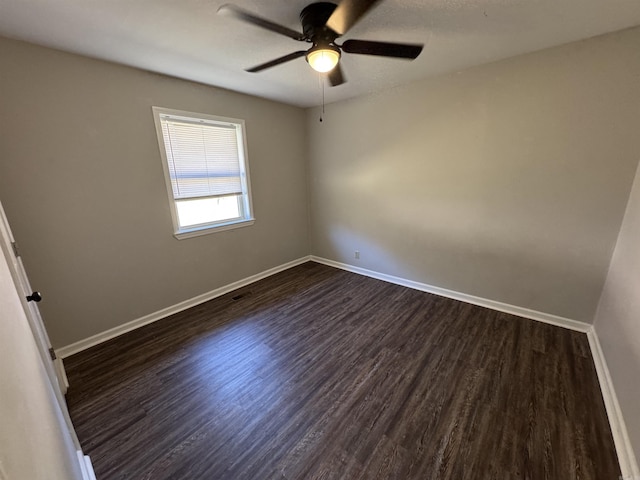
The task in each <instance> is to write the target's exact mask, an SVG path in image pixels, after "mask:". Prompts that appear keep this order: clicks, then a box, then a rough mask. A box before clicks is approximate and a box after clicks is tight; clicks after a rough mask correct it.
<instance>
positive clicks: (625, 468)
mask: <svg viewBox="0 0 640 480" xmlns="http://www.w3.org/2000/svg"><path fill="white" fill-rule="evenodd" d="M308 261H312V262H316V263H321V264H324V265H328V266H330V267H335V268H339V269H341V270H346V271H348V272H352V273H356V274H359V275H364V276H367V277H371V278H375V279H378V280H383V281H385V282H390V283H394V284H396V285H401V286H404V287H408V288H412V289H414V290H420V291H423V292H427V293H432V294H435V295H439V296H442V297H447V298H452V299H454V300H459V301H462V302H466V303H471V304H473V305H479V306H481V307H486V308H490V309H492V310H498V311H500V312H505V313H510V314H512V315H517V316H520V317H524V318H528V319H531V320H536V321H539V322H543V323H548V324H551V325H556V326H558V327H563V328H568V329H569V330H575V331H578V332H582V333H586V335H587V339H588V341H589V346H590V348H591V355H592V357H593V362H594V364H595V368H596V372H597V375H598V381H599V383H600V389H601V391H602V397H603V399H604V404H605V408H606V411H607V416H608V418H609V423H610V426H611V432H612V434H613V440H614V444H615V447H616V452H617V454H618V461H619V463H620V470H621V472H622V480H640V470H639V469H638V464H637V462H636V458H635V454H634V452H633V448H632V446H631V441H630V440H629V435H628V433H627V429H626V425H625V423H624V418H623V417H622V411H621V410H620V405H619V403H618V398H617V396H616V393H615V390H614V388H613V382H612V380H611V375H610V373H609V369H608V367H607V364H606V361H605V358H604V354H603V352H602V348H601V347H600V341H599V340H598V336H597V334H596V331H595V329H594V327H593V326H592V325H589V324H588V323H584V322H579V321H577V320H572V319H569V318H564V317H559V316H557V315H551V314H548V313H544V312H538V311H536V310H530V309H528V308H523V307H518V306H515V305H509V304H507V303H502V302H497V301H495V300H489V299H486V298H481V297H476V296H473V295H468V294H466V293H460V292H456V291H454V290H448V289H446V288H440V287H435V286H433V285H428V284H426V283H420V282H415V281H413V280H407V279H404V278H400V277H395V276H393V275H387V274H384V273H380V272H375V271H373V270H367V269H365V268H360V267H354V266H353V265H349V264H346V263H341V262H336V261H334V260H329V259H326V258H322V257H317V256H315V255H309V256H306V257H301V258H298V259H296V260H292V261H290V262H287V263H284V264H282V265H279V266H277V267H273V268H270V269H268V270H265V271H263V272H260V273H257V274H256V275H252V276H250V277H247V278H245V279H242V280H238V281H237V282H234V283H230V284H229V285H226V286H223V287H220V288H217V289H215V290H212V291H210V292H207V293H203V294H202V295H198V296H197V297H193V298H191V299H189V300H185V301H183V302H180V303H178V304H176V305H173V306H170V307H167V308H165V309H162V310H159V311H157V312H154V313H151V314H149V315H145V316H144V317H141V318H138V319H136V320H133V321H131V322H128V323H125V324H124V325H120V326H118V327H115V328H112V329H110V330H107V331H105V332H102V333H99V334H97V335H93V336H91V337H89V338H87V339H84V340H81V341H79V342H76V343H73V344H71V345H67V346H66V347H62V348H60V349H58V350H56V353H57V355H58V357H59V358H66V357H68V356H70V355H73V354H75V353H78V352H81V351H82V350H85V349H87V348H90V347H93V346H94V345H98V344H99V343H102V342H105V341H107V340H110V339H112V338H115V337H117V336H119V335H122V334H124V333H126V332H129V331H131V330H135V329H136V328H140V327H142V326H144V325H147V324H149V323H153V322H155V321H157V320H160V319H162V318H165V317H168V316H169V315H173V314H175V313H178V312H181V311H183V310H186V309H187V308H191V307H193V306H196V305H199V304H200V303H203V302H207V301H209V300H212V299H214V298H216V297H219V296H221V295H225V294H227V293H229V292H231V291H233V290H236V289H238V288H241V287H244V286H246V285H249V284H251V283H254V282H257V281H258V280H262V279H263V278H266V277H269V276H271V275H275V274H276V273H279V272H282V271H284V270H287V269H289V268H292V267H295V266H297V265H300V264H303V263H305V262H308ZM63 371H64V370H63ZM65 376H66V375H65ZM67 385H68V384H67ZM81 453H82V452H80V451H78V455H79V456H80V455H81ZM84 459H85V462H87V463H88V466H89V468H90V472H91V475H93V467H91V460H90V459H89V457H88V456H84ZM83 473H84V470H83ZM86 480H95V476H89V477H86Z"/></svg>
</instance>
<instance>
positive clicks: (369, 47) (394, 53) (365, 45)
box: [341, 40, 424, 60]
mask: <svg viewBox="0 0 640 480" xmlns="http://www.w3.org/2000/svg"><path fill="white" fill-rule="evenodd" d="M423 47H424V45H416V44H408V43H388V42H371V41H368V40H347V41H346V42H344V43H343V44H342V46H341V48H342V50H343V51H345V52H347V53H359V54H362V55H380V56H383V57H395V58H408V59H410V60H413V59H414V58H417V57H418V55H420V52H422V48H423Z"/></svg>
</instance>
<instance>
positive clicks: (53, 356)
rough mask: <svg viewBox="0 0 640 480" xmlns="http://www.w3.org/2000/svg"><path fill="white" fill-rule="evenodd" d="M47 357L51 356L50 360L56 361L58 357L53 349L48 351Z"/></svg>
mask: <svg viewBox="0 0 640 480" xmlns="http://www.w3.org/2000/svg"><path fill="white" fill-rule="evenodd" d="M49 355H51V360H56V359H57V358H58V356H57V355H56V351H55V350H54V349H53V347H51V348H50V349H49Z"/></svg>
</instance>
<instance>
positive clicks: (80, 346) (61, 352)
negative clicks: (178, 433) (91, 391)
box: [56, 256, 310, 358]
mask: <svg viewBox="0 0 640 480" xmlns="http://www.w3.org/2000/svg"><path fill="white" fill-rule="evenodd" d="M309 260H310V257H309V256H306V257H302V258H298V259H296V260H292V261H291V262H287V263H283V264H282V265H278V266H277V267H273V268H270V269H268V270H265V271H263V272H260V273H257V274H255V275H251V276H250V277H247V278H243V279H242V280H238V281H237V282H233V283H230V284H229V285H225V286H223V287H220V288H216V289H215V290H211V291H210V292H206V293H203V294H202V295H198V296H197V297H193V298H190V299H188V300H185V301H183V302H180V303H178V304H176V305H172V306H170V307H167V308H163V309H162V310H158V311H157V312H153V313H150V314H149V315H145V316H144V317H140V318H137V319H135V320H132V321H130V322H127V323H124V324H122V325H118V326H117V327H114V328H111V329H109V330H106V331H104V332H102V333H98V334H96V335H93V336H91V337H89V338H85V339H84V340H80V341H78V342H75V343H72V344H71V345H67V346H65V347H62V348H59V349H56V354H57V356H58V357H60V358H66V357H69V356H71V355H74V354H76V353H78V352H81V351H83V350H86V349H87V348H90V347H93V346H95V345H98V344H100V343H102V342H106V341H107V340H111V339H112V338H115V337H118V336H120V335H122V334H124V333H127V332H130V331H132V330H135V329H136V328H140V327H142V326H144V325H148V324H149V323H153V322H157V321H158V320H161V319H163V318H165V317H168V316H170V315H173V314H175V313H178V312H182V311H183V310H186V309H187V308H191V307H195V306H196V305H199V304H201V303H204V302H208V301H209V300H213V299H214V298H216V297H220V296H222V295H225V294H227V293H229V292H232V291H233V290H237V289H238V288H241V287H244V286H247V285H249V284H251V283H254V282H257V281H258V280H262V279H263V278H267V277H270V276H271V275H275V274H276V273H279V272H282V271H283V270H287V269H289V268H291V267H295V266H296V265H300V264H302V263H305V262H308V261H309Z"/></svg>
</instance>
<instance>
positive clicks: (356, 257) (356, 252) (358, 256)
mask: <svg viewBox="0 0 640 480" xmlns="http://www.w3.org/2000/svg"><path fill="white" fill-rule="evenodd" d="M353 256H354V257H355V259H356V260H360V252H359V251H358V250H356V251H355V252H353Z"/></svg>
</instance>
